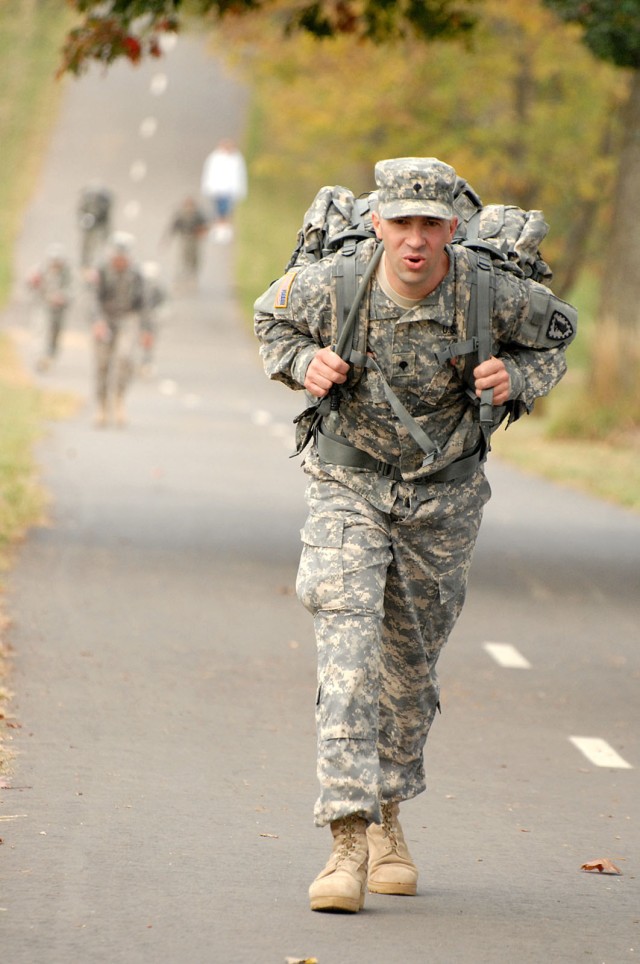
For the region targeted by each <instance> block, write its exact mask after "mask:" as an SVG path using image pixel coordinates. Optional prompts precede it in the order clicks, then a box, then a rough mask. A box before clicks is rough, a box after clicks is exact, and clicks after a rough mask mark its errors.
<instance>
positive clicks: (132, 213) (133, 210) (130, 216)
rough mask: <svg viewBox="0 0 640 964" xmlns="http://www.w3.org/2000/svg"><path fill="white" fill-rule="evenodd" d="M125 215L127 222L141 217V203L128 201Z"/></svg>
mask: <svg viewBox="0 0 640 964" xmlns="http://www.w3.org/2000/svg"><path fill="white" fill-rule="evenodd" d="M123 214H124V216H125V218H127V220H129V221H135V219H136V218H137V217H139V216H140V202H139V201H127V203H126V204H125V206H124V208H123Z"/></svg>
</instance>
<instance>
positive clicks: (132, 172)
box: [129, 161, 147, 181]
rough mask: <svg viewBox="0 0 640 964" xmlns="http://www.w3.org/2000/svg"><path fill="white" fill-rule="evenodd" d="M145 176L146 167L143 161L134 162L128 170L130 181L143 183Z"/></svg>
mask: <svg viewBox="0 0 640 964" xmlns="http://www.w3.org/2000/svg"><path fill="white" fill-rule="evenodd" d="M146 176H147V165H146V163H145V162H144V161H134V162H133V164H132V165H131V167H130V168H129V177H130V178H131V180H132V181H143V180H144V179H145V177H146Z"/></svg>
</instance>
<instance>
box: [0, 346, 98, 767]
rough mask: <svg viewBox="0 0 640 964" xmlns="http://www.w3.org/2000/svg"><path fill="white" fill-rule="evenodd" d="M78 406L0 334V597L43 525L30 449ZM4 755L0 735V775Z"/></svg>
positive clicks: (5, 654)
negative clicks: (31, 370)
mask: <svg viewBox="0 0 640 964" xmlns="http://www.w3.org/2000/svg"><path fill="white" fill-rule="evenodd" d="M78 404H79V400H78V399H77V398H76V397H75V396H72V395H70V394H67V393H63V392H52V391H49V390H43V389H40V388H38V387H37V386H36V385H35V384H34V383H33V381H32V379H31V377H30V375H28V374H27V373H26V371H25V369H24V367H23V366H22V365H21V363H20V360H19V358H18V355H17V350H16V348H15V346H14V344H13V342H12V341H11V339H10V338H9V337H8V335H6V334H5V333H0V593H1V592H2V590H3V573H5V572H7V570H8V569H9V566H10V564H11V559H12V555H13V552H14V550H15V548H16V546H17V545H18V544H19V542H20V540H21V539H22V538H23V537H24V535H25V533H26V532H27V530H28V529H29V528H30V527H31V526H34V525H38V524H44V523H45V522H46V517H47V506H48V497H47V493H46V490H45V489H44V487H43V486H42V484H41V483H40V481H39V477H38V471H37V466H36V462H35V457H34V446H35V444H36V443H37V442H38V440H39V439H41V438H42V436H43V435H44V433H45V432H46V426H47V423H49V422H51V421H52V420H55V419H59V418H67V417H69V416H70V415H71V414H72V413H73V412H74V411H75V410H76V407H77V405H78ZM1 602H2V601H1V598H0V610H1V608H2V606H1ZM6 628H7V619H6V616H5V615H4V614H3V613H2V612H1V611H0V720H4V719H8V717H9V709H8V707H9V703H10V698H11V693H10V692H9V690H8V689H7V688H6V686H4V685H3V681H5V680H6V679H7V676H8V675H9V668H10V659H11V653H10V649H9V647H8V645H7V644H6V643H5V642H4V640H3V637H4V636H5V630H6ZM7 725H10V723H7ZM9 756H10V754H9V753H8V751H7V749H6V748H5V747H3V745H2V735H1V734H0V774H1V773H2V769H3V766H4V765H6V763H7V761H8V759H9Z"/></svg>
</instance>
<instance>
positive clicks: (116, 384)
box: [93, 233, 153, 428]
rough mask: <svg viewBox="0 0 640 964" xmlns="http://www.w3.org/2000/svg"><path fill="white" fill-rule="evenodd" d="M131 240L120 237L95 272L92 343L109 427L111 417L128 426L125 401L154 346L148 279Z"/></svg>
mask: <svg viewBox="0 0 640 964" xmlns="http://www.w3.org/2000/svg"><path fill="white" fill-rule="evenodd" d="M131 248H132V239H131V238H130V236H129V235H125V234H122V233H117V234H115V235H114V236H113V237H112V238H111V241H110V244H109V255H108V257H107V259H106V261H105V262H104V263H103V264H102V265H100V267H99V268H98V270H97V272H96V280H95V285H96V290H95V296H96V305H95V318H94V320H93V338H94V342H95V352H96V400H97V403H98V411H97V413H96V418H95V424H96V427H98V428H104V427H105V426H106V425H107V424H108V422H109V420H110V418H111V416H113V417H114V419H115V422H116V425H120V426H123V425H125V424H126V414H125V408H124V399H125V395H126V392H127V389H128V388H129V385H130V383H131V380H132V378H133V375H134V372H135V368H136V356H137V354H138V353H139V350H140V349H141V348H148V347H150V346H151V344H152V342H153V331H152V328H151V323H150V318H149V309H148V304H147V302H146V299H145V289H144V280H143V277H142V273H141V271H140V269H139V268H138V267H137V265H136V264H135V262H134V260H133V255H132V251H131Z"/></svg>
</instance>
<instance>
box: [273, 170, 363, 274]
mask: <svg viewBox="0 0 640 964" xmlns="http://www.w3.org/2000/svg"><path fill="white" fill-rule="evenodd" d="M374 203H375V195H366V196H364V197H362V198H356V197H355V195H354V194H353V192H352V191H350V190H349V189H348V188H346V187H341V186H340V185H339V184H338V185H333V186H332V185H326V186H325V187H322V188H320V190H319V191H318V193H317V194H316V196H315V198H314V199H313V201H312V202H311V204H310V206H309V208H308V209H307V211H306V213H305V215H304V218H303V220H302V227H301V228H300V230H299V231H298V237H297V242H296V246H295V248H294V250H293V253H292V255H291V257H290V259H289V262H288V264H287V267H286V268H285V273H286V272H287V271H289V270H290V269H291V268H293V267H300V266H303V265H305V264H312V263H313V262H314V261H320V260H321V259H322V258H324V257H326V256H327V255H328V254H331V253H333V252H334V251H337V250H338V249H339V248H340V247H342V245H343V244H344V242H345V241H346V240H348V239H350V238H351V239H354V240H355V241H357V240H362V239H363V238H367V237H373V236H374V233H375V232H374V230H373V224H372V222H371V210H372V209H373V206H374Z"/></svg>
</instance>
